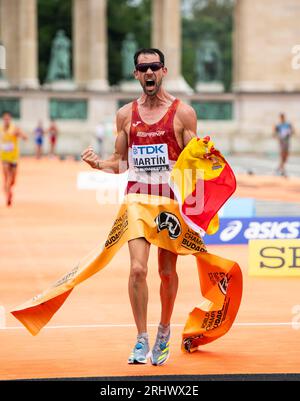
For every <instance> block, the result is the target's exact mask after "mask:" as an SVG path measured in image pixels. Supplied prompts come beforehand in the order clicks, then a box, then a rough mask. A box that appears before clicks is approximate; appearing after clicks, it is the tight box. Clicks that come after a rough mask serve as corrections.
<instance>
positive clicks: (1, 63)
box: [0, 0, 9, 89]
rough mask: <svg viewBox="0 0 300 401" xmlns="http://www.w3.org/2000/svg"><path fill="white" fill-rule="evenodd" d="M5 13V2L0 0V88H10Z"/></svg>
mask: <svg viewBox="0 0 300 401" xmlns="http://www.w3.org/2000/svg"><path fill="white" fill-rule="evenodd" d="M4 21H5V18H4V13H3V2H2V0H0V45H1V49H0V58H1V60H0V89H4V88H8V86H9V85H8V82H7V80H6V64H7V63H6V58H7V57H6V46H5V45H4V40H3V34H4V29H3V25H4Z"/></svg>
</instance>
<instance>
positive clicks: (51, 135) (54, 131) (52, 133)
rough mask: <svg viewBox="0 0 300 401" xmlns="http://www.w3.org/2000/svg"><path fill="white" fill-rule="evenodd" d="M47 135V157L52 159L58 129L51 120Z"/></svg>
mask: <svg viewBox="0 0 300 401" xmlns="http://www.w3.org/2000/svg"><path fill="white" fill-rule="evenodd" d="M48 134H49V142H50V153H49V155H50V156H51V157H54V156H55V147H56V143H57V137H58V128H57V125H56V123H55V121H54V120H53V119H51V122H50V126H49V128H48Z"/></svg>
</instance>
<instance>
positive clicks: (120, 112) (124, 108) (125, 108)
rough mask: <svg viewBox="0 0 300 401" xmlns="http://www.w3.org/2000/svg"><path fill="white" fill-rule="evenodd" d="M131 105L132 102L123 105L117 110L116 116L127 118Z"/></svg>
mask: <svg viewBox="0 0 300 401" xmlns="http://www.w3.org/2000/svg"><path fill="white" fill-rule="evenodd" d="M132 105H133V102H130V103H126V104H124V106H122V107H121V108H119V110H118V111H117V116H120V117H125V116H128V113H131V110H132Z"/></svg>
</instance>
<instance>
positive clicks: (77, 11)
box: [0, 0, 189, 91]
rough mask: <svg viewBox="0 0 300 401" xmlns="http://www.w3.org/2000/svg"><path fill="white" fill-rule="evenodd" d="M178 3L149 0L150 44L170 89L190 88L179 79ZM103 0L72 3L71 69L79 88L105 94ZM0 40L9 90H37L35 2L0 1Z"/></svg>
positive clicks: (105, 44) (179, 14)
mask: <svg viewBox="0 0 300 401" xmlns="http://www.w3.org/2000/svg"><path fill="white" fill-rule="evenodd" d="M180 2H181V0H153V4H152V21H153V23H152V25H153V26H152V46H153V47H159V48H160V49H162V50H163V51H164V53H165V55H166V59H167V61H168V69H169V77H168V82H167V85H168V87H169V89H173V88H174V89H176V90H177V91H180V90H182V91H186V90H188V89H189V87H188V85H187V84H186V82H185V81H184V79H183V77H182V75H181V12H180V5H181V4H180ZM106 7H107V1H106V0H73V16H72V18H73V59H74V65H73V71H74V81H75V84H76V87H77V88H78V89H88V90H94V91H107V90H108V89H109V84H108V66H107V60H108V58H107V23H106ZM0 40H1V42H2V44H3V45H4V46H5V48H6V57H7V65H6V66H7V68H6V71H5V73H4V75H5V78H6V79H7V81H8V83H9V85H10V86H11V87H17V88H22V89H37V88H38V87H39V82H38V38H37V0H0Z"/></svg>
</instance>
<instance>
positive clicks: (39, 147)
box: [34, 121, 45, 159]
mask: <svg viewBox="0 0 300 401" xmlns="http://www.w3.org/2000/svg"><path fill="white" fill-rule="evenodd" d="M44 135H45V131H44V128H43V123H42V122H41V121H39V122H38V125H37V127H36V128H35V130H34V142H35V156H36V158H37V159H40V158H41V156H42V154H43V143H44Z"/></svg>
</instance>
